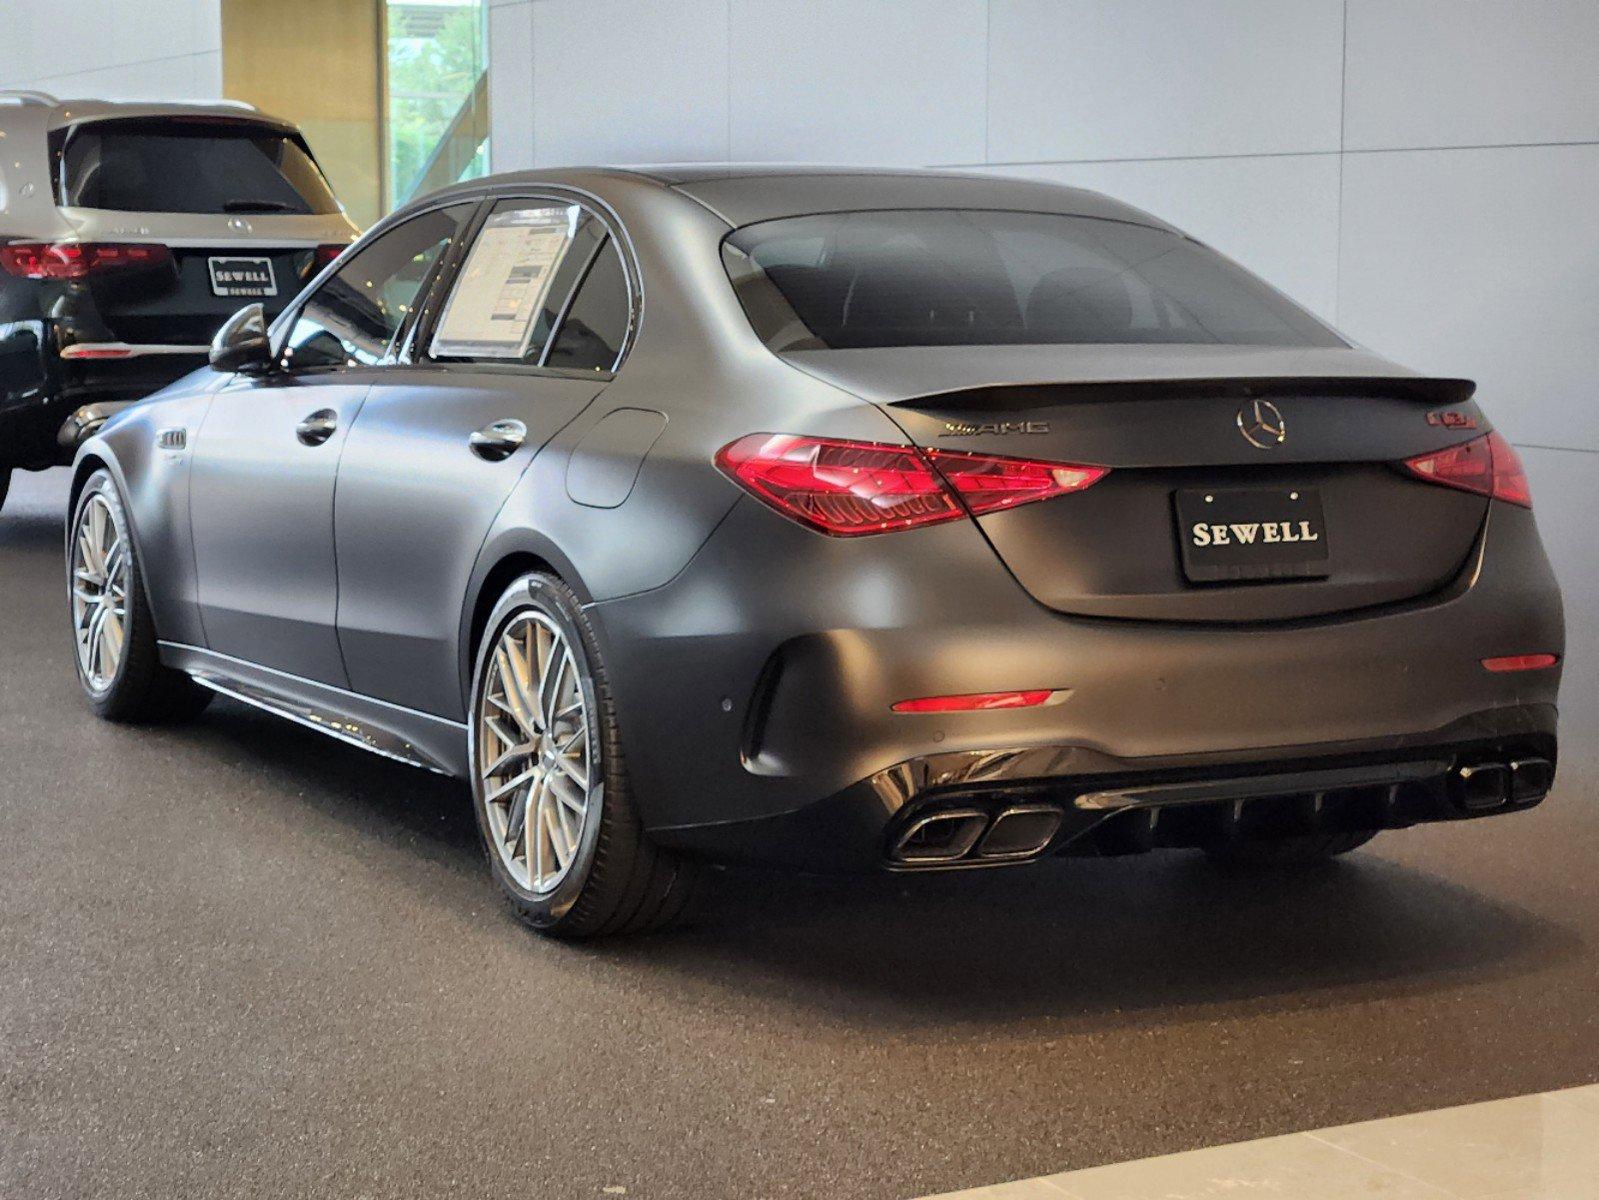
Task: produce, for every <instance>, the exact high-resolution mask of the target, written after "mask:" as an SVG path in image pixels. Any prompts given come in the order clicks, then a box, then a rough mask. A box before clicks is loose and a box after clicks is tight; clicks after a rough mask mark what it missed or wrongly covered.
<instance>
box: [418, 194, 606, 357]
mask: <svg viewBox="0 0 1599 1200" xmlns="http://www.w3.org/2000/svg"><path fill="white" fill-rule="evenodd" d="M581 213H582V210H581V209H580V208H578V207H577V206H576V205H559V206H545V207H539V208H533V207H529V208H516V209H510V210H506V211H503V212H497V213H494V214H493V215H492V216H490V217H489V219H488V220H487V221H486V222H484V225H483V229H482V230H481V231H480V232H479V233H478V236H477V240H476V241H475V242H473V243H472V251H471V253H470V254H468V255H467V259H466V265H465V266H464V267H462V269H461V274H460V276H459V278H458V279H457V280H456V284H455V290H454V291H453V292H452V293H451V294H450V300H449V304H448V306H447V307H446V308H445V310H444V315H443V316H442V317H440V319H439V326H438V331H437V332H436V333H435V334H434V337H433V347H432V352H433V353H434V354H435V355H437V356H439V357H472V358H524V357H526V355H527V350H528V346H529V344H530V343H531V341H532V336H533V328H534V324H535V322H536V320H537V318H538V315H539V313H540V311H542V310H543V308H544V301H545V298H546V297H547V296H548V295H549V290H550V281H551V279H553V278H554V276H555V272H556V270H557V269H558V268H559V267H560V265H561V260H562V259H563V258H564V257H565V256H566V251H567V249H568V247H570V246H571V244H572V237H573V234H574V233H575V232H576V226H577V221H578V217H579V216H580V214H581Z"/></svg>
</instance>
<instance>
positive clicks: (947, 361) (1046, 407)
mask: <svg viewBox="0 0 1599 1200" xmlns="http://www.w3.org/2000/svg"><path fill="white" fill-rule="evenodd" d="M784 357H785V359H786V360H787V361H789V362H790V363H792V364H793V365H794V366H796V367H799V368H800V369H802V370H805V371H807V372H809V373H810V374H812V375H815V376H817V377H818V378H821V379H824V380H826V381H828V382H830V383H833V384H835V385H836V386H839V387H842V388H845V389H846V390H848V391H851V392H854V393H855V394H857V395H860V396H862V397H863V398H864V399H867V400H870V401H872V402H874V403H876V404H879V405H881V406H883V408H884V410H885V411H886V412H887V413H888V414H889V416H890V417H891V418H892V419H893V420H894V421H895V422H896V423H898V424H899V426H900V427H901V428H902V429H903V430H904V431H905V432H906V434H908V435H909V436H910V438H911V439H912V440H913V441H915V442H916V443H917V444H918V445H920V446H922V447H924V448H926V449H944V450H970V451H980V452H984V453H992V454H1002V455H1009V456H1012V457H1018V458H1029V459H1040V460H1048V461H1060V462H1074V463H1084V464H1093V465H1098V466H1106V467H1110V468H1111V471H1110V473H1109V474H1108V475H1107V476H1106V477H1105V478H1104V479H1102V480H1100V481H1099V482H1098V483H1096V484H1094V485H1093V486H1092V487H1090V488H1088V489H1087V490H1085V491H1082V492H1079V493H1075V494H1072V495H1068V496H1062V497H1059V498H1057V499H1054V500H1048V501H1044V502H1041V503H1035V504H1028V505H1023V506H1021V507H1018V508H1016V509H1013V510H1008V511H1001V512H994V513H991V514H989V515H986V516H983V517H981V518H979V519H978V524H979V526H980V527H981V529H982V531H983V533H984V534H985V536H986V537H987V538H988V540H989V542H990V543H991V544H992V546H993V548H994V550H995V552H996V553H997V554H998V555H999V557H1000V558H1001V560H1002V561H1003V562H1004V563H1005V565H1006V566H1007V567H1008V568H1009V569H1010V571H1011V572H1012V574H1014V575H1015V577H1016V579H1017V580H1018V581H1019V582H1020V583H1021V585H1022V586H1023V587H1025V588H1026V589H1027V590H1028V592H1029V593H1031V594H1032V596H1033V597H1034V598H1035V599H1036V600H1038V601H1039V602H1040V603H1042V604H1045V605H1047V606H1049V607H1050V608H1053V609H1056V610H1058V611H1060V612H1065V613H1072V614H1077V615H1083V616H1094V617H1112V618H1122V619H1138V620H1162V621H1189V622H1231V623H1238V622H1250V621H1284V620H1296V619H1305V618H1312V617H1321V616H1326V615H1328V614H1333V613H1341V612H1349V611H1354V610H1358V609H1362V608H1369V607H1372V606H1375V605H1382V604H1393V603H1398V602H1402V601H1406V600H1412V599H1416V598H1418V597H1422V596H1425V595H1427V594H1428V593H1431V592H1435V591H1437V590H1438V589H1440V588H1442V587H1444V586H1446V585H1447V584H1448V583H1449V582H1450V581H1452V580H1453V579H1454V578H1455V577H1456V576H1457V575H1459V573H1460V571H1461V570H1462V568H1463V567H1464V566H1465V564H1466V562H1467V560H1468V559H1469V557H1470V555H1471V552H1472V549H1473V547H1474V545H1475V543H1476V540H1477V536H1478V533H1479V531H1480V529H1481V527H1482V523H1483V520H1484V517H1485V515H1486V513H1487V507H1488V501H1487V500H1485V499H1484V498H1482V497H1480V496H1477V495H1473V494H1470V493H1467V492H1462V491H1458V490H1455V489H1450V488H1444V487H1438V486H1435V485H1432V484H1428V483H1425V482H1422V481H1421V480H1418V479H1416V478H1415V477H1413V476H1411V475H1410V474H1409V473H1407V472H1405V471H1404V470H1403V469H1401V468H1400V467H1399V466H1398V465H1397V464H1399V463H1401V462H1402V461H1403V460H1404V459H1407V458H1410V457H1413V456H1415V455H1418V454H1423V453H1426V452H1429V451H1432V450H1437V449H1441V448H1443V447H1446V446H1449V445H1453V444H1455V443H1459V442H1464V441H1469V440H1471V439H1472V438H1475V437H1479V436H1481V435H1482V434H1483V433H1485V432H1486V431H1487V426H1486V422H1484V421H1483V419H1482V416H1481V413H1480V412H1479V411H1478V410H1477V408H1476V406H1475V405H1474V404H1473V403H1472V402H1471V399H1470V397H1471V394H1472V391H1473V385H1472V384H1471V383H1470V382H1468V381H1465V380H1454V379H1435V378H1426V377H1421V376H1417V375H1414V374H1411V373H1410V372H1407V371H1405V370H1404V369H1403V368H1400V367H1397V366H1395V365H1394V364H1392V363H1389V362H1386V361H1385V360H1383V359H1380V358H1377V357H1375V356H1372V355H1368V354H1365V353H1363V352H1360V351H1355V350H1348V349H1279V348H1271V347H1261V348H1255V347H1222V346H1217V347H1196V346H1087V347H1071V348H1064V349H1063V348H1061V347H995V348H987V347H977V348H972V347H959V348H957V347H948V348H945V347H915V348H906V349H886V350H845V351H800V352H794V353H790V354H788V355H785V356H784ZM1257 404H1258V405H1259V406H1260V407H1257ZM1446 413H1447V414H1451V415H1449V416H1445V415H1444V414H1446ZM1279 431H1280V432H1281V435H1282V436H1281V437H1280V438H1279V437H1278V436H1277V434H1278V432H1279ZM1257 443H1259V444H1257ZM1199 525H1203V526H1205V532H1204V533H1200V532H1199V531H1198V530H1197V529H1196V526H1199ZM1218 526H1219V527H1220V528H1221V529H1222V530H1223V532H1221V533H1216V534H1215V535H1214V537H1213V536H1212V531H1214V530H1215V529H1216V528H1217V527H1218ZM1268 527H1269V528H1268ZM1268 542H1269V543H1271V544H1270V545H1267V543H1268ZM1201 543H1202V544H1201ZM1222 543H1225V545H1224V544H1222Z"/></svg>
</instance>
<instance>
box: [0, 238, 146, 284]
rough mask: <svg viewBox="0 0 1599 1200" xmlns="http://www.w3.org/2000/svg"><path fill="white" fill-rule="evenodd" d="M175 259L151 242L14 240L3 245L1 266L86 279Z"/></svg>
mask: <svg viewBox="0 0 1599 1200" xmlns="http://www.w3.org/2000/svg"><path fill="white" fill-rule="evenodd" d="M171 260H172V252H171V251H170V250H168V249H167V248H166V247H165V246H162V245H158V244H152V243H148V242H134V243H124V242H11V243H9V244H7V245H4V246H0V268H4V269H5V271H6V273H7V274H9V275H18V276H21V277H22V278H23V279H86V278H88V277H89V276H90V275H98V274H101V273H102V272H105V271H115V270H122V269H124V268H128V267H154V266H160V265H162V264H164V263H168V262H170V261H171Z"/></svg>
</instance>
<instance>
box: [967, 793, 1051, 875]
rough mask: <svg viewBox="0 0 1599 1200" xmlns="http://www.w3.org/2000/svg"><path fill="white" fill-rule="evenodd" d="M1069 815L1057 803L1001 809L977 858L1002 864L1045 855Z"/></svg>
mask: <svg viewBox="0 0 1599 1200" xmlns="http://www.w3.org/2000/svg"><path fill="white" fill-rule="evenodd" d="M1065 815H1066V814H1065V813H1063V812H1062V811H1061V810H1060V809H1059V808H1057V807H1056V806H1055V805H1053V804H1015V805H1012V806H1011V807H1009V808H1006V809H1001V810H1000V812H999V815H998V816H996V817H995V818H994V821H993V823H992V824H991V825H989V827H988V832H987V833H985V834H984V835H983V840H982V841H981V842H979V843H978V845H977V852H976V853H975V854H974V855H973V857H974V858H980V859H983V860H984V861H985V862H1000V861H1005V860H1009V859H1022V858H1032V857H1034V856H1035V855H1038V854H1042V853H1043V852H1044V851H1045V850H1046V849H1047V848H1048V847H1049V843H1050V842H1052V841H1053V840H1054V839H1055V834H1056V833H1058V832H1059V831H1060V823H1061V821H1062V820H1064V819H1065Z"/></svg>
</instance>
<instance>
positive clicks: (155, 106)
mask: <svg viewBox="0 0 1599 1200" xmlns="http://www.w3.org/2000/svg"><path fill="white" fill-rule="evenodd" d="M5 101H9V102H10V104H8V105H7V107H11V106H20V107H24V108H30V109H33V110H35V111H37V110H40V109H42V110H44V111H45V113H46V119H45V124H46V127H47V128H49V129H60V128H62V127H63V126H67V125H77V124H79V123H81V122H86V121H107V120H128V119H132V120H138V119H143V118H150V117H209V118H213V119H214V118H223V119H226V120H233V121H256V122H260V123H263V124H267V125H275V126H279V127H281V128H284V129H292V128H294V124H293V122H291V121H286V120H284V119H283V118H281V117H274V116H272V115H270V114H268V113H264V112H261V111H260V110H259V109H257V108H256V107H255V106H254V105H253V104H245V103H243V102H242V101H238V100H216V101H211V102H203V101H187V100H186V101H159V100H96V99H93V98H88V97H85V98H83V99H77V100H73V99H59V98H57V97H55V96H51V95H48V94H47V93H44V92H30V91H10V92H7V91H0V102H5ZM3 111H4V109H0V112H3Z"/></svg>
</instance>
